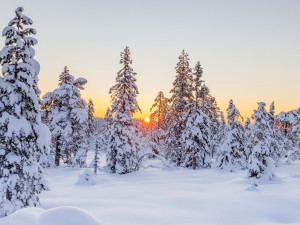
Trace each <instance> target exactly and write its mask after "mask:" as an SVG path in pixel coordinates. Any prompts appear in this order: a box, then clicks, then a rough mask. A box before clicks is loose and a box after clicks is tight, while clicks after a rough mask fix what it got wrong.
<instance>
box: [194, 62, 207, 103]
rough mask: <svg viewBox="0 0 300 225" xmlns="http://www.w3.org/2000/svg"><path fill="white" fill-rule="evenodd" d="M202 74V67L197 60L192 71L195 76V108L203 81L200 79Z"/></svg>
mask: <svg viewBox="0 0 300 225" xmlns="http://www.w3.org/2000/svg"><path fill="white" fill-rule="evenodd" d="M202 74H203V69H202V67H201V64H200V62H199V61H198V62H197V64H196V66H195V68H194V73H193V75H194V76H195V79H194V82H195V96H196V101H195V104H196V105H195V107H196V109H197V108H199V106H198V99H200V98H201V95H202V93H201V85H202V83H203V82H204V81H203V80H201V78H202Z"/></svg>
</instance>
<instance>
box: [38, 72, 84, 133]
mask: <svg viewBox="0 0 300 225" xmlns="http://www.w3.org/2000/svg"><path fill="white" fill-rule="evenodd" d="M86 83H87V80H86V79H84V78H78V79H76V80H74V77H73V76H72V75H71V74H70V73H69V70H68V68H67V67H65V68H64V71H63V72H62V73H61V74H60V76H59V87H58V88H56V89H55V90H54V91H53V92H48V93H46V94H45V95H44V96H43V98H44V100H43V102H42V108H43V109H46V110H50V111H51V115H49V116H50V117H51V118H50V120H51V121H53V123H52V122H51V124H54V125H55V124H56V123H58V122H59V121H60V120H64V119H66V118H62V117H61V116H58V115H62V113H61V112H66V113H67V112H69V111H70V110H71V116H72V117H73V118H74V119H75V120H77V121H80V123H83V122H84V121H86V119H87V113H86V105H87V104H86V102H85V100H84V99H82V98H81V93H80V90H83V89H84V87H83V85H85V84H86ZM55 126H56V125H55ZM50 129H52V128H50Z"/></svg>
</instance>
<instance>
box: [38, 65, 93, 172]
mask: <svg viewBox="0 0 300 225" xmlns="http://www.w3.org/2000/svg"><path fill="white" fill-rule="evenodd" d="M86 83H87V80H86V79H84V78H78V79H76V80H75V79H74V77H73V76H72V75H70V73H69V70H68V68H67V67H65V68H64V71H63V72H62V73H61V75H60V76H59V84H58V85H59V87H58V88H57V89H55V90H54V91H53V92H48V93H46V94H45V95H44V96H43V99H44V100H43V102H42V108H43V110H44V111H43V117H44V120H45V121H46V122H47V125H48V126H49V128H50V131H51V133H52V154H53V155H54V158H55V165H57V166H59V164H60V159H63V160H64V162H65V163H67V164H68V165H72V166H76V165H78V166H80V167H84V166H86V154H87V143H86V124H87V118H88V115H87V112H86V105H87V104H86V102H85V101H84V100H83V99H82V98H81V94H80V90H83V89H84V88H83V85H85V84H86Z"/></svg>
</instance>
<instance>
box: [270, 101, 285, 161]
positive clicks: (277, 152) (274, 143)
mask: <svg viewBox="0 0 300 225" xmlns="http://www.w3.org/2000/svg"><path fill="white" fill-rule="evenodd" d="M267 119H268V125H269V129H270V136H271V139H270V141H271V143H270V144H271V146H270V147H271V157H272V158H273V160H274V162H275V165H277V164H278V163H279V160H280V158H281V156H282V147H281V146H280V144H279V141H278V140H279V139H278V138H279V137H278V131H277V129H276V126H275V121H276V116H275V105H274V102H272V103H271V105H270V110H269V112H268V117H267Z"/></svg>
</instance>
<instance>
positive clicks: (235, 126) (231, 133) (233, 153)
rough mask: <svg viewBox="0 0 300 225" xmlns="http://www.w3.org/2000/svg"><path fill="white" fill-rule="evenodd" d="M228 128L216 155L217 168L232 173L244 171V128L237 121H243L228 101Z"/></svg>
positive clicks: (245, 162) (245, 164) (231, 102)
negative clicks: (239, 170)
mask: <svg viewBox="0 0 300 225" xmlns="http://www.w3.org/2000/svg"><path fill="white" fill-rule="evenodd" d="M227 113H228V115H227V119H228V127H227V132H226V136H225V141H224V143H223V144H222V146H221V148H220V153H219V154H218V162H217V166H218V167H219V168H221V169H224V170H228V171H234V170H236V169H246V168H247V161H246V154H245V146H244V139H245V138H244V127H243V125H242V123H241V122H240V121H238V119H239V118H240V119H243V118H242V116H241V114H240V112H239V110H238V109H237V108H236V107H235V105H234V104H233V101H232V100H230V102H229V106H228V108H227Z"/></svg>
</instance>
